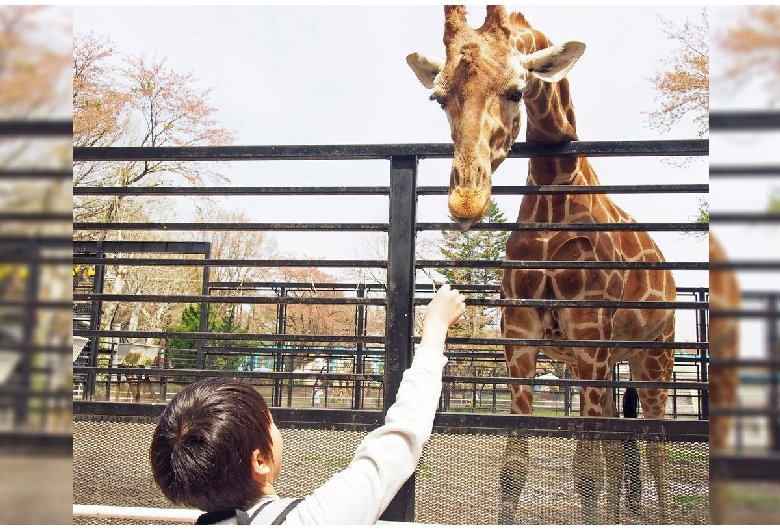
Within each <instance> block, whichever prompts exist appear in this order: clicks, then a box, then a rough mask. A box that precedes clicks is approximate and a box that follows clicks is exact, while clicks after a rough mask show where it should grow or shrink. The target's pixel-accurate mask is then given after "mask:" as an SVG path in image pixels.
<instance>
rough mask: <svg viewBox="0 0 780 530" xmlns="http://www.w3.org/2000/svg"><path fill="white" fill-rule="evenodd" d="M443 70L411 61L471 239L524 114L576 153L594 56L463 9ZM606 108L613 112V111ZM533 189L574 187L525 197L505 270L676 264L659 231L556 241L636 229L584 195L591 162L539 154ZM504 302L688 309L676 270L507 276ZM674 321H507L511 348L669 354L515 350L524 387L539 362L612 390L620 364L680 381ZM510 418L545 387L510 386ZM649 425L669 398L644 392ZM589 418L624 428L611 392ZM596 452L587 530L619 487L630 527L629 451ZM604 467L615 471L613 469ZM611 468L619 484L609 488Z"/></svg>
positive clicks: (657, 317)
mask: <svg viewBox="0 0 780 530" xmlns="http://www.w3.org/2000/svg"><path fill="white" fill-rule="evenodd" d="M444 18H445V24H444V39H443V42H444V46H445V49H446V56H445V58H444V59H438V58H435V57H431V56H427V55H422V54H419V53H417V54H410V55H409V56H408V57H407V62H408V63H409V65H410V66H411V68H412V70H413V71H414V73H415V75H416V76H417V77H418V79H419V80H420V81H421V82H422V84H423V86H425V87H427V88H429V89H430V90H431V91H432V93H431V99H433V100H435V101H436V102H437V103H439V104H440V105H441V106H442V108H443V109H444V112H445V113H446V116H447V120H448V122H449V125H450V134H451V137H452V141H453V143H454V157H453V164H452V169H451V172H450V191H449V197H448V206H449V208H450V212H451V213H452V215H453V216H454V217H456V218H457V219H458V221H459V222H460V226H461V228H462V229H464V230H465V229H470V228H471V227H472V226H473V225H474V224H475V223H476V222H478V221H479V220H480V219H481V218H482V217H483V216H484V215H485V213H486V212H487V209H488V208H489V205H490V194H491V187H492V180H491V179H492V175H493V172H494V171H495V170H496V168H497V167H498V166H499V165H500V164H501V162H503V161H504V160H505V159H506V157H507V155H508V153H509V151H510V149H511V147H512V144H513V143H514V142H515V140H516V138H517V136H518V134H519V132H520V128H521V127H520V123H521V121H520V120H521V118H522V109H523V107H525V119H526V141H527V142H529V143H530V142H535V143H552V142H555V143H559V142H566V141H576V140H578V137H577V129H576V117H575V114H574V108H573V105H572V99H571V94H570V90H569V81H568V79H567V78H566V74H567V73H568V72H569V70H570V69H571V68H572V66H573V65H574V64H575V63H576V61H577V60H578V59H579V57H580V56H581V55H582V53H583V52H584V50H585V45H584V44H582V43H580V42H577V41H569V42H566V43H564V44H562V45H555V44H553V43H552V42H550V40H549V39H548V38H547V37H546V36H545V35H544V34H543V33H541V32H540V31H538V30H536V29H535V28H532V27H531V25H530V24H529V23H528V22H527V21H526V19H525V17H524V16H523V15H522V14H520V13H512V14H507V12H506V10H505V8H504V7H503V6H488V8H487V16H486V18H485V22H484V24H483V25H482V26H481V27H480V28H476V29H474V28H471V27H470V26H469V24H468V23H467V22H466V9H465V7H464V6H444ZM605 108H609V106H608V105H607V104H605ZM526 184H527V185H529V186H540V185H564V186H571V187H572V193H571V194H544V193H540V194H526V195H524V196H523V197H522V199H521V203H520V210H519V213H518V216H517V222H519V223H538V224H539V228H538V229H537V230H524V231H517V232H513V233H512V234H511V235H510V237H509V239H508V241H507V247H506V258H507V259H508V260H517V261H523V260H525V261H549V262H553V263H554V262H555V261H603V262H663V261H665V259H664V256H663V254H662V253H661V250H660V249H659V248H658V246H657V245H656V243H655V241H653V239H652V238H651V237H650V235H649V234H647V233H646V232H632V231H621V230H615V231H594V230H587V229H583V228H580V229H578V228H577V227H576V226H572V228H571V229H570V230H563V231H554V230H547V229H545V227H544V225H545V224H548V223H569V224H590V223H626V222H635V221H634V219H633V218H632V217H631V216H630V215H628V214H627V213H626V212H625V211H623V210H622V209H621V208H620V207H618V206H617V205H616V204H615V203H613V202H612V201H611V200H610V199H609V197H607V195H605V194H603V193H578V192H577V191H576V187H577V186H580V185H591V186H592V185H598V184H599V180H598V177H597V176H596V172H595V171H594V170H593V168H592V167H591V165H590V162H589V161H588V159H587V158H586V157H584V156H564V157H545V156H532V157H530V158H529V161H528V176H527V179H526ZM501 296H502V298H507V299H534V300H556V301H580V300H605V301H610V302H611V301H647V302H651V301H657V302H668V301H674V300H675V299H676V286H675V282H674V278H673V276H672V273H671V271H670V270H668V269H664V268H658V267H649V268H647V269H628V268H618V269H610V268H608V267H605V268H603V269H599V268H587V269H586V268H582V269H569V268H566V269H556V268H555V266H554V264H551V265H550V268H547V269H506V270H505V271H504V275H503V279H502V282H501ZM674 322H675V321H674V310H673V309H667V308H656V307H647V308H644V307H643V308H614V307H611V308H610V307H587V306H577V305H576V303H575V304H572V305H571V306H564V307H558V308H551V307H512V306H506V307H504V308H503V310H502V334H503V335H504V337H506V338H511V339H552V340H561V339H571V340H575V341H591V340H592V341H642V342H654V343H658V346H659V347H655V348H650V347H637V348H625V347H620V348H614V347H609V345H605V344H603V343H602V344H600V345H597V346H592V347H574V346H567V345H564V346H558V345H544V346H541V347H536V346H524V345H515V344H510V345H507V346H506V347H505V354H506V362H507V369H508V372H509V375H510V376H511V377H517V378H533V377H534V376H535V375H536V374H535V367H536V362H537V356H538V353H539V350H541V351H542V352H543V353H544V354H545V355H547V356H548V357H550V358H551V359H554V360H557V361H562V362H564V363H565V364H566V365H568V367H569V368H570V370H571V372H572V374H573V375H574V377H575V378H577V379H582V380H598V381H606V380H608V379H609V378H610V377H611V374H612V368H613V367H614V366H615V364H616V363H618V362H622V361H628V364H629V368H630V371H631V376H632V378H633V379H634V380H636V381H662V382H666V381H669V380H670V379H671V374H672V368H673V365H674V350H673V348H671V347H668V346H664V344H665V343H667V342H671V341H673V340H674ZM510 391H511V398H512V399H511V404H510V406H511V412H512V413H514V414H531V413H532V404H533V386H531V385H510ZM638 393H639V399H640V402H641V405H642V412H643V415H644V417H646V418H662V417H663V416H664V413H665V409H666V397H667V391H666V389H662V388H641V389H639V391H638ZM580 414H581V415H583V416H616V415H617V413H616V407H615V404H614V403H613V398H612V392H611V391H608V388H606V387H595V386H591V387H587V386H584V385H583V386H582V389H581V392H580ZM620 445H621V444H620V442H616V443H615V444H611V443H607V442H604V443H600V442H598V441H596V440H578V442H577V448H576V451H575V454H574V461H573V462H574V463H573V471H574V475H575V480H576V489H577V491H579V493H580V499H581V507H582V515H583V519H584V522H588V523H593V522H597V521H598V519H599V518H600V516H599V513H600V508H599V497H600V495H599V492H600V491H601V489H602V487H603V486H604V485H605V484H606V489H607V495H606V513H607V517H608V519H609V522H611V523H613V524H615V523H617V522H618V521H619V518H620V491H621V478H622V477H621V474H622V471H623V462H622V459H623V457H622V447H621V448H618V447H617V446H620ZM529 451H530V447H529V440H528V439H527V438H524V437H522V436H521V437H511V436H510V437H509V438H508V440H507V446H506V449H505V453H504V457H503V460H504V464H503V467H502V472H501V505H500V508H499V515H498V522H499V523H514V522H515V515H516V512H517V507H518V503H519V502H520V493H521V491H522V489H523V487H524V485H525V481H526V478H527V476H528V474H529ZM647 457H648V461H649V468H650V470H651V472H652V473H653V478H654V481H655V486H656V491H657V494H658V505H657V510H658V513H659V520H660V521H661V522H662V523H666V522H667V517H668V516H667V506H668V503H669V499H668V491H667V483H666V448H665V446H664V445H663V443H660V442H648V450H647ZM605 462H609V465H608V466H605ZM605 470H606V479H607V480H606V481H605V480H604V478H605Z"/></svg>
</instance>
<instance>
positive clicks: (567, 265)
mask: <svg viewBox="0 0 780 530" xmlns="http://www.w3.org/2000/svg"><path fill="white" fill-rule="evenodd" d="M417 267H418V268H420V269H435V268H481V269H487V268H493V269H499V268H500V269H615V270H616V269H633V270H636V269H640V270H643V269H653V270H709V268H710V264H709V263H708V262H696V261H641V262H626V261H530V260H529V261H526V260H522V261H521V260H418V261H417Z"/></svg>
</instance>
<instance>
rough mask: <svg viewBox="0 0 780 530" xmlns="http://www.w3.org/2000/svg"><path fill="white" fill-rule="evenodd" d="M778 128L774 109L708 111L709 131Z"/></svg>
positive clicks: (777, 119) (778, 122) (779, 124)
mask: <svg viewBox="0 0 780 530" xmlns="http://www.w3.org/2000/svg"><path fill="white" fill-rule="evenodd" d="M776 129H780V112H778V111H776V110H750V111H745V110H736V111H731V110H725V111H724V110H721V111H710V131H730V132H734V131H745V130H749V132H751V131H761V130H776Z"/></svg>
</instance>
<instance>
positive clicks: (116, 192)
mask: <svg viewBox="0 0 780 530" xmlns="http://www.w3.org/2000/svg"><path fill="white" fill-rule="evenodd" d="M0 176H2V173H0ZM389 193H390V187H389V186H307V187H302V186H289V187H281V186H279V187H276V186H225V187H220V186H200V187H197V188H193V187H188V186H176V187H174V186H155V187H144V188H136V187H121V186H76V187H74V188H73V195H74V196H75V195H110V196H116V197H124V196H133V195H139V196H144V195H164V196H172V195H187V196H199V195H240V196H242V197H246V196H254V195H257V196H260V195H273V196H274V197H276V196H284V195H385V196H386V195H388V194H389ZM705 193H706V192H705Z"/></svg>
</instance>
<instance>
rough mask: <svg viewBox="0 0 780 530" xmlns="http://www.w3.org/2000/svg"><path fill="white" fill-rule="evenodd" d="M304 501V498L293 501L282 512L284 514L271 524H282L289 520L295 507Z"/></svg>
mask: <svg viewBox="0 0 780 530" xmlns="http://www.w3.org/2000/svg"><path fill="white" fill-rule="evenodd" d="M302 500H303V498H297V499H293V501H292V502H291V503H290V504H288V505H287V507H286V508H285V509H284V510H282V513H280V514H279V515H278V516H277V517H276V519H274V520H273V522H272V523H271V524H282V522H284V520H285V519H286V518H287V514H288V513H290V512H291V511H292V509H293V508H295V506H296V505H297V504H298V503H299V502H301V501H302Z"/></svg>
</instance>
